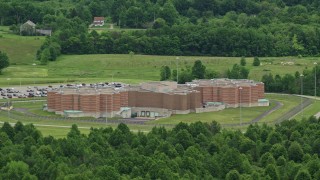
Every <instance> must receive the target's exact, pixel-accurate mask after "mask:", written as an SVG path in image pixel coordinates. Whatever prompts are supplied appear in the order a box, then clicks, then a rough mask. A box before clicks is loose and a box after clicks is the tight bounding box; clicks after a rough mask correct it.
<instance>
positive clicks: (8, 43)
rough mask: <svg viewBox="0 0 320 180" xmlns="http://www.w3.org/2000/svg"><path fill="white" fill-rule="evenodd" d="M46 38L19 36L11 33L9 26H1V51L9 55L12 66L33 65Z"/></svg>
mask: <svg viewBox="0 0 320 180" xmlns="http://www.w3.org/2000/svg"><path fill="white" fill-rule="evenodd" d="M44 39H45V37H38V36H37V37H30V36H29V37H28V36H18V35H14V34H11V33H10V32H9V27H8V26H0V50H2V51H3V52H5V53H7V55H8V57H9V59H10V63H11V65H32V64H33V63H35V60H36V53H37V50H38V49H39V48H40V46H41V45H42V44H43V42H44Z"/></svg>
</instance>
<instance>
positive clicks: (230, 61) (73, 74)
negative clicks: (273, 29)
mask: <svg viewBox="0 0 320 180" xmlns="http://www.w3.org/2000/svg"><path fill="white" fill-rule="evenodd" d="M196 60H201V61H202V63H203V64H204V65H205V66H206V67H207V69H208V70H214V71H216V72H218V73H219V74H220V75H222V76H223V75H225V74H226V71H227V70H228V69H231V68H232V66H233V65H234V64H236V63H239V62H240V58H239V57H203V56H201V57H199V56H198V57H197V56H179V57H177V56H150V55H129V54H123V55H120V54H117V55H115V54H96V55H67V56H61V57H60V58H59V59H58V60H57V61H56V62H52V63H50V64H49V65H48V67H47V68H48V77H69V78H85V77H86V78H102V77H104V78H107V79H110V78H112V76H113V77H114V79H119V80H122V79H126V80H130V79H131V80H136V81H139V80H142V81H143V80H159V79H160V68H161V67H162V66H164V65H167V66H169V67H170V68H171V70H173V69H177V68H178V70H179V72H180V73H181V71H183V70H186V69H188V68H191V67H192V66H193V64H194V61H196ZM260 60H261V63H262V65H261V66H259V67H255V66H252V62H253V58H252V57H251V58H246V61H247V66H246V67H247V68H248V69H249V70H250V74H249V78H250V79H254V80H261V77H262V76H263V75H264V74H269V73H272V74H274V75H276V74H280V75H284V74H286V73H291V74H293V73H295V72H296V71H299V72H302V71H303V70H304V69H312V68H313V67H314V64H313V63H314V62H318V63H320V58H318V57H314V58H296V57H273V58H271V57H268V58H260Z"/></svg>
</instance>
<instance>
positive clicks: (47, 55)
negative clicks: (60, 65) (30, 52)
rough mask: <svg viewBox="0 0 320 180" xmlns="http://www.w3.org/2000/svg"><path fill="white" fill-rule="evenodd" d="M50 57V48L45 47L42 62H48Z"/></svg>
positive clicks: (41, 57)
mask: <svg viewBox="0 0 320 180" xmlns="http://www.w3.org/2000/svg"><path fill="white" fill-rule="evenodd" d="M49 59H50V50H49V49H48V48H45V49H44V50H43V51H42V52H41V56H40V62H41V64H42V65H46V64H47V63H48V61H49Z"/></svg>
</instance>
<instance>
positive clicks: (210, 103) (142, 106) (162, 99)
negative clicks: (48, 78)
mask: <svg viewBox="0 0 320 180" xmlns="http://www.w3.org/2000/svg"><path fill="white" fill-rule="evenodd" d="M263 98H264V84H263V83H257V82H253V81H251V80H229V79H213V80H196V81H193V82H189V83H187V84H183V85H177V83H176V82H168V81H164V82H148V83H142V84H141V85H139V86H124V87H121V88H116V87H112V86H108V87H104V88H88V87H84V88H61V89H58V90H54V91H50V92H48V111H53V112H56V113H57V114H64V115H66V116H93V117H106V116H107V117H114V116H122V117H131V116H132V115H134V116H142V117H158V116H170V115H171V114H187V113H190V112H196V113H200V112H208V111H217V110H221V109H224V108H225V107H239V106H240V105H241V106H246V107H251V106H265V105H268V102H267V101H266V100H264V99H263Z"/></svg>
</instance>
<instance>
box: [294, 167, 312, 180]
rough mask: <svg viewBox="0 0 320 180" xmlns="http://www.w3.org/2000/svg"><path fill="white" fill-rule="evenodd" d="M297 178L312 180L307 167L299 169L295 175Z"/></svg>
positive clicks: (299, 179)
mask: <svg viewBox="0 0 320 180" xmlns="http://www.w3.org/2000/svg"><path fill="white" fill-rule="evenodd" d="M294 179H295V180H309V179H310V180H311V179H312V178H311V175H310V173H309V171H308V170H307V169H302V170H299V172H298V174H297V175H296V176H295V177H294Z"/></svg>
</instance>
